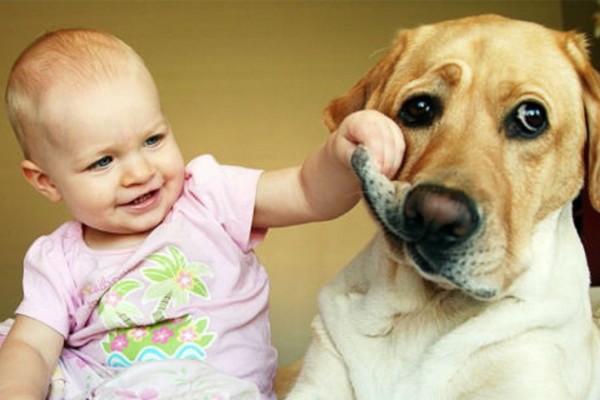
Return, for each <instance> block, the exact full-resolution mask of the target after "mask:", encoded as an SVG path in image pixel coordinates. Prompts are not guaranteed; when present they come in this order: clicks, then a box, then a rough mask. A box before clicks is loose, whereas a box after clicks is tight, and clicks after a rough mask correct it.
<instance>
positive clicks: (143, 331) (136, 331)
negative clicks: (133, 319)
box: [127, 327, 148, 342]
mask: <svg viewBox="0 0 600 400" xmlns="http://www.w3.org/2000/svg"><path fill="white" fill-rule="evenodd" d="M127 336H129V337H130V338H131V339H133V341H134V342H139V341H140V340H142V339H144V338H145V337H146V336H148V329H147V328H145V327H138V328H133V329H131V330H130V331H129V332H128V333H127Z"/></svg>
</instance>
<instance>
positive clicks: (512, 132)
mask: <svg viewBox="0 0 600 400" xmlns="http://www.w3.org/2000/svg"><path fill="white" fill-rule="evenodd" d="M505 125H506V130H507V132H508V135H509V136H510V137H520V138H524V139H533V138H535V137H537V136H539V135H540V134H542V133H543V132H544V131H546V129H547V128H548V117H547V114H546V109H545V108H544V106H542V105H541V104H539V103H537V102H534V101H524V102H522V103H520V104H519V105H517V107H515V109H514V110H513V111H512V112H511V113H510V114H509V116H508V118H507V119H506V123H505Z"/></svg>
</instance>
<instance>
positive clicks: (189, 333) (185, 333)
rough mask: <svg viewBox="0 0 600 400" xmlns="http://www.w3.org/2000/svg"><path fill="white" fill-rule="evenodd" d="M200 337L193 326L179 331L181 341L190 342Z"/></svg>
mask: <svg viewBox="0 0 600 400" xmlns="http://www.w3.org/2000/svg"><path fill="white" fill-rule="evenodd" d="M197 338H198V334H197V333H196V330H195V329H194V327H193V326H187V327H185V328H182V329H181V330H180V331H179V341H181V342H182V343H190V342H193V341H194V340H196V339H197Z"/></svg>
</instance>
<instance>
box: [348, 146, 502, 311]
mask: <svg viewBox="0 0 600 400" xmlns="http://www.w3.org/2000/svg"><path fill="white" fill-rule="evenodd" d="M352 167H353V169H354V171H355V173H356V175H357V176H358V178H359V180H360V182H361V185H362V188H363V194H364V198H365V200H366V202H367V204H368V205H369V208H370V209H371V211H372V212H373V214H374V216H375V218H376V219H377V220H378V221H379V223H380V225H381V227H382V229H383V230H384V232H385V233H386V236H387V237H388V240H389V241H391V242H392V243H393V244H394V245H395V246H398V247H401V248H404V249H406V254H407V256H408V258H409V259H410V261H411V262H412V263H413V264H414V265H415V267H416V268H417V269H418V270H419V272H420V273H421V274H422V275H423V276H424V277H425V278H427V279H429V280H432V281H437V282H443V283H446V284H449V285H450V286H453V287H456V288H459V289H461V290H463V291H465V292H468V293H469V294H471V295H472V296H474V297H477V298H481V299H489V298H491V297H494V296H495V295H496V294H497V290H496V289H494V288H491V287H490V286H489V285H488V284H486V283H484V282H483V280H482V281H480V282H477V279H473V278H472V276H471V275H472V274H473V271H472V267H469V266H468V265H467V264H468V262H467V261H466V260H468V259H471V258H473V251H472V246H471V242H473V241H474V240H475V238H476V237H477V235H478V234H479V233H480V231H481V230H482V225H483V224H482V218H481V217H480V213H479V212H478V210H477V207H476V204H475V202H474V201H473V200H472V199H470V198H469V196H467V195H466V194H464V193H463V192H461V191H458V190H454V189H448V188H445V187H443V186H439V185H432V184H419V185H415V186H413V187H410V188H408V189H407V190H406V191H403V193H402V195H401V196H399V194H398V193H397V187H396V186H395V185H394V183H393V182H391V181H390V180H388V179H387V178H386V177H385V176H383V175H382V174H380V173H379V172H377V170H376V169H375V168H374V166H373V164H372V162H371V158H370V155H369V153H368V151H367V150H366V148H364V147H362V146H359V147H358V148H357V149H356V150H355V151H354V153H353V155H352ZM400 197H401V198H400Z"/></svg>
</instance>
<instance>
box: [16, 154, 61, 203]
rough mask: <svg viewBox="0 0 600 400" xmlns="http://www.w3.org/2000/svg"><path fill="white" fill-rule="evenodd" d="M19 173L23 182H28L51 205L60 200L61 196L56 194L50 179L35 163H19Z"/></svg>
mask: <svg viewBox="0 0 600 400" xmlns="http://www.w3.org/2000/svg"><path fill="white" fill-rule="evenodd" d="M21 171H22V172H23V176H24V177H25V180H26V181H27V182H29V184H30V185H31V186H33V188H34V189H35V190H37V191H38V192H40V193H41V194H43V195H44V196H45V197H46V198H47V199H48V200H50V201H51V202H53V203H56V202H59V201H60V200H61V198H62V197H61V195H60V193H59V192H58V190H57V188H56V185H55V184H54V182H52V179H50V177H49V176H48V174H46V172H44V170H43V169H41V168H40V167H39V166H38V165H37V164H36V163H34V162H33V161H30V160H24V161H22V162H21Z"/></svg>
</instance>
